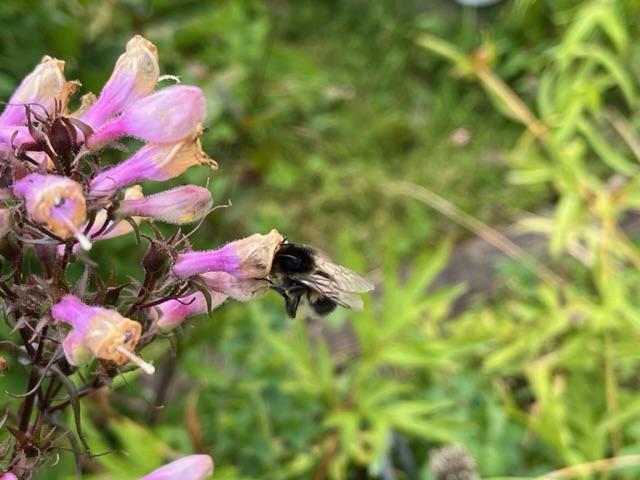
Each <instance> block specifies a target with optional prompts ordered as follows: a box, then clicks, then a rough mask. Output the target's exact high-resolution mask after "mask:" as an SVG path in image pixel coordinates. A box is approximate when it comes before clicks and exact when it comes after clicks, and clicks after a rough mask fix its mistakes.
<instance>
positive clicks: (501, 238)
mask: <svg viewBox="0 0 640 480" xmlns="http://www.w3.org/2000/svg"><path fill="white" fill-rule="evenodd" d="M385 190H386V191H388V192H391V193H393V194H396V195H404V196H408V197H411V198H414V199H416V200H418V201H420V202H423V203H424V204H426V205H428V206H430V207H431V208H433V209H434V210H437V211H438V212H440V213H441V214H443V215H445V216H446V217H448V218H450V219H451V220H453V221H455V222H456V223H458V224H460V225H462V226H463V227H465V228H467V229H469V230H470V231H472V232H473V233H475V234H476V235H478V236H479V237H481V238H482V239H484V240H485V241H486V242H488V243H490V244H491V245H493V246H494V247H495V248H497V249H498V250H500V251H501V252H503V253H504V254H505V255H507V256H509V257H510V258H512V259H514V260H516V261H518V262H520V263H522V265H524V266H525V267H526V268H528V269H529V270H531V271H532V272H533V273H535V274H536V275H537V276H538V277H539V278H540V279H542V280H544V281H545V282H547V283H550V284H552V285H554V286H561V285H563V284H564V281H563V280H562V278H560V277H559V276H558V275H557V274H555V273H554V272H553V271H551V270H550V269H549V268H548V267H547V266H546V265H544V264H542V263H540V262H539V261H538V260H536V259H535V258H534V257H533V256H531V255H530V254H529V253H527V252H526V251H525V250H523V249H522V248H521V247H519V246H518V245H516V244H515V243H514V242H513V241H511V240H509V239H508V238H507V237H506V236H505V235H503V234H502V233H500V232H499V231H498V230H496V229H495V228H493V227H490V226H489V225H487V224H485V223H482V222H481V221H480V220H478V219H477V218H475V217H473V216H472V215H469V214H468V213H466V212H464V211H462V210H460V209H459V208H458V207H456V206H455V205H454V204H453V203H451V202H450V201H449V200H447V199H445V198H443V197H441V196H440V195H438V194H437V193H434V192H432V191H431V190H428V189H427V188H425V187H423V186H421V185H417V184H415V183H411V182H404V181H397V182H391V183H390V184H388V185H385Z"/></svg>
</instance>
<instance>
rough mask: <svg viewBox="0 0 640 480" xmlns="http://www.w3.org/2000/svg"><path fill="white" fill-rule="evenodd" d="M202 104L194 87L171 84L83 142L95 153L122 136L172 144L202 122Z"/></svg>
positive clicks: (191, 131)
mask: <svg viewBox="0 0 640 480" xmlns="http://www.w3.org/2000/svg"><path fill="white" fill-rule="evenodd" d="M204 114H205V101H204V95H203V93H202V90H201V89H199V88H198V87H191V86H185V85H174V86H172V87H168V88H164V89H162V90H160V91H158V92H156V93H154V94H152V95H148V96H146V97H144V98H141V99H140V100H138V101H137V102H135V103H133V104H132V105H130V106H129V107H128V108H127V109H126V110H125V111H124V112H122V115H120V116H119V117H117V118H115V119H114V120H112V121H110V122H107V123H105V124H104V125H103V126H102V127H101V128H99V129H98V130H97V131H96V132H95V133H94V134H93V135H92V136H91V137H89V139H88V140H87V147H88V148H89V149H91V150H96V149H99V148H102V147H104V146H105V145H108V144H109V143H110V142H112V141H114V140H116V139H118V138H120V137H123V136H133V137H138V138H140V139H142V140H145V141H147V142H158V143H173V142H177V141H179V140H182V139H184V138H186V137H188V136H189V135H191V134H192V133H193V131H194V130H195V128H196V126H197V125H198V124H199V123H202V120H203V119H204Z"/></svg>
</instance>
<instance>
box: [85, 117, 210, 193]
mask: <svg viewBox="0 0 640 480" xmlns="http://www.w3.org/2000/svg"><path fill="white" fill-rule="evenodd" d="M201 133H202V127H201V126H200V125H198V126H197V127H196V130H195V131H194V132H193V133H192V135H190V136H189V137H188V138H185V139H184V140H181V141H179V142H177V143H150V144H148V145H145V146H144V147H142V148H141V149H140V150H138V151H137V152H136V154H135V155H133V156H132V157H131V158H129V159H128V160H125V161H124V162H122V163H120V164H119V165H116V166H115V167H112V168H109V169H107V170H105V171H104V172H102V173H100V174H98V175H97V176H96V177H95V178H94V179H93V181H92V182H91V194H92V195H109V194H111V193H112V192H113V191H115V190H117V189H119V188H122V187H125V186H127V185H131V184H132V183H137V182H141V181H144V180H154V181H164V180H169V179H171V178H175V177H177V176H178V175H180V174H182V173H183V172H184V171H185V170H187V169H188V168H189V167H191V166H193V165H203V164H208V165H210V166H211V167H212V168H217V165H216V163H215V162H214V161H213V160H211V159H210V158H209V157H207V155H206V154H205V153H204V152H203V151H202V147H201V145H200V140H199V139H198V138H199V137H200V134H201Z"/></svg>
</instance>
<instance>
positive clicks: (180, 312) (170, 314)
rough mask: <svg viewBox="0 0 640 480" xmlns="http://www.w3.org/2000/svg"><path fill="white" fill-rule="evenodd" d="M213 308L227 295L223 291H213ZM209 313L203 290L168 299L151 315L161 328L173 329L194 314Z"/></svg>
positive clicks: (220, 303)
mask: <svg viewBox="0 0 640 480" xmlns="http://www.w3.org/2000/svg"><path fill="white" fill-rule="evenodd" d="M210 297H211V308H212V309H213V308H217V307H219V306H220V305H222V304H223V303H224V302H225V301H226V300H227V296H226V295H224V294H223V293H218V292H211V293H210ZM203 313H207V301H206V299H205V298H204V295H203V294H202V293H201V292H196V293H193V294H191V295H187V296H186V297H182V298H179V299H176V300H167V301H166V302H163V303H161V304H160V305H157V306H156V307H155V309H154V310H152V311H151V313H150V316H151V318H152V319H153V320H155V321H156V326H157V327H158V328H159V329H160V330H171V329H172V328H175V327H177V326H178V325H181V324H182V323H183V322H184V321H185V320H187V319H188V318H190V317H193V316H194V315H201V314H203Z"/></svg>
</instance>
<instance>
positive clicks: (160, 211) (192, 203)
mask: <svg viewBox="0 0 640 480" xmlns="http://www.w3.org/2000/svg"><path fill="white" fill-rule="evenodd" d="M212 203H213V200H212V199H211V193H209V190H207V189H206V188H203V187H197V186H195V185H185V186H182V187H176V188H172V189H171V190H167V191H166V192H160V193H156V194H154V195H149V196H148V197H143V198H139V199H131V200H123V201H122V202H120V205H119V206H118V209H117V210H116V214H117V215H118V216H120V217H127V216H138V217H150V218H154V219H156V220H160V221H163V222H167V223H173V224H175V225H182V224H184V223H191V222H194V221H196V220H199V219H201V218H202V217H204V216H205V215H206V214H207V213H208V212H209V210H210V209H211V204H212Z"/></svg>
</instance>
